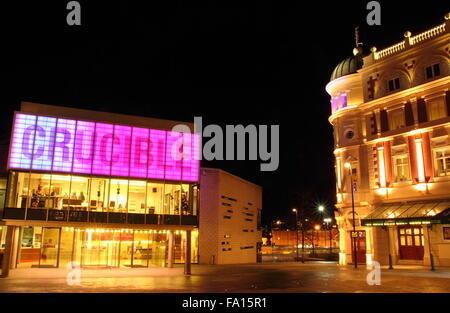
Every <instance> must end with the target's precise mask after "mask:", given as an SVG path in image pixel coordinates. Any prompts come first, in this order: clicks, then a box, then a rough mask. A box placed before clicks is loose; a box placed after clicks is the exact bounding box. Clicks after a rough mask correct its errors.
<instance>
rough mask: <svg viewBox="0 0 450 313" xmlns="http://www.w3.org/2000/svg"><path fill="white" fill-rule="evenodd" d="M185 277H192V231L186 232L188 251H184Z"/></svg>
mask: <svg viewBox="0 0 450 313" xmlns="http://www.w3.org/2000/svg"><path fill="white" fill-rule="evenodd" d="M184 275H191V230H186V250H185V251H184Z"/></svg>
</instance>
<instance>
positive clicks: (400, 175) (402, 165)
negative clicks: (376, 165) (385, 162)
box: [394, 154, 411, 183]
mask: <svg viewBox="0 0 450 313" xmlns="http://www.w3.org/2000/svg"><path fill="white" fill-rule="evenodd" d="M410 175H411V174H410V172H409V161H408V155H407V154H403V155H397V156H394V176H395V177H394V178H395V182H396V183H398V182H402V181H409V180H411V176H410Z"/></svg>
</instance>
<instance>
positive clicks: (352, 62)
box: [330, 53, 364, 81]
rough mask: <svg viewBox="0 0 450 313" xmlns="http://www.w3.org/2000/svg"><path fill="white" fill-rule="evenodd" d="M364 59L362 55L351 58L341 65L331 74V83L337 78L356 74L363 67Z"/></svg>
mask: <svg viewBox="0 0 450 313" xmlns="http://www.w3.org/2000/svg"><path fill="white" fill-rule="evenodd" d="M363 63H364V62H363V57H362V54H361V53H358V54H356V55H354V56H351V57H349V58H347V59H345V60H344V61H342V62H341V63H339V64H338V65H337V66H336V67H335V68H334V71H333V73H332V74H331V78H330V81H332V80H335V79H336V78H339V77H342V76H345V75H349V74H353V73H356V72H357V71H358V70H359V69H360V68H362V66H363Z"/></svg>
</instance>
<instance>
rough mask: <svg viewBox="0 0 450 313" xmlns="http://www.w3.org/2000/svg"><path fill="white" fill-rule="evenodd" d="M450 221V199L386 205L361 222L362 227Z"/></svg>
mask: <svg viewBox="0 0 450 313" xmlns="http://www.w3.org/2000/svg"><path fill="white" fill-rule="evenodd" d="M449 219H450V199H442V200H433V201H411V202H395V203H384V204H382V205H380V206H379V207H377V208H376V209H375V210H374V211H373V212H372V213H370V214H369V215H368V216H366V217H365V218H363V219H362V220H361V225H362V226H390V225H426V224H444V223H448V221H449Z"/></svg>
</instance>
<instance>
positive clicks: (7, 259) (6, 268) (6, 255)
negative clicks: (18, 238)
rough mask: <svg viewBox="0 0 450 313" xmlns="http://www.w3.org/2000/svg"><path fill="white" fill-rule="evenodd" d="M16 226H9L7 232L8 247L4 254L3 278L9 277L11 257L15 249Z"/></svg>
mask: <svg viewBox="0 0 450 313" xmlns="http://www.w3.org/2000/svg"><path fill="white" fill-rule="evenodd" d="M14 228H15V227H14V226H8V228H7V231H6V246H5V251H4V254H3V264H2V275H1V277H8V275H9V269H10V267H11V256H12V249H13V238H14Z"/></svg>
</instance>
